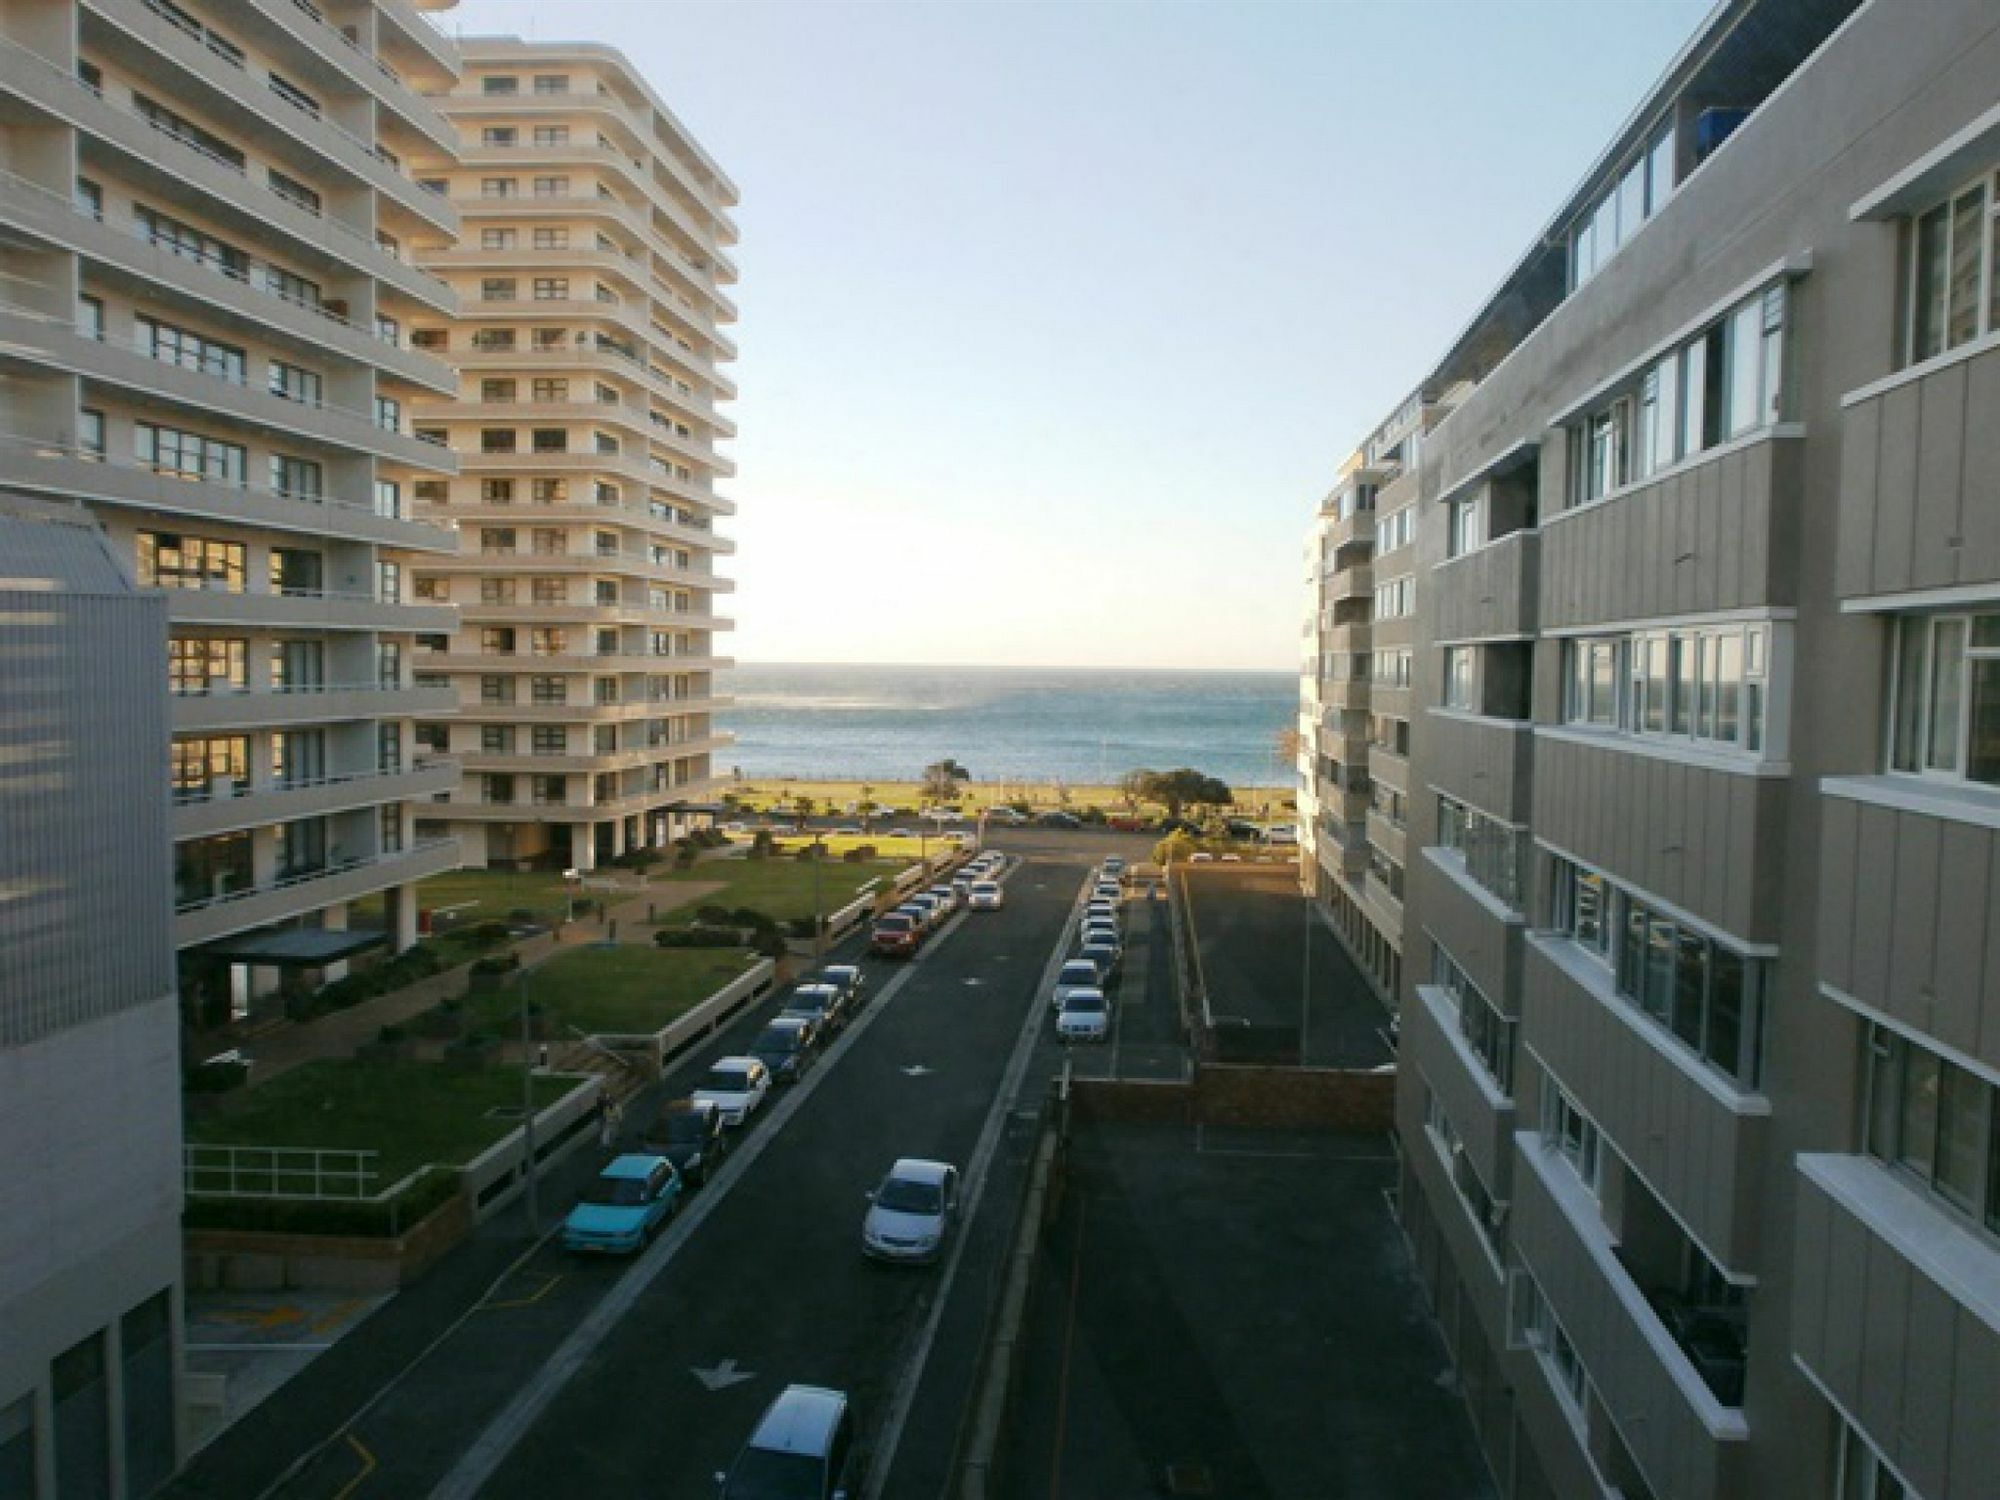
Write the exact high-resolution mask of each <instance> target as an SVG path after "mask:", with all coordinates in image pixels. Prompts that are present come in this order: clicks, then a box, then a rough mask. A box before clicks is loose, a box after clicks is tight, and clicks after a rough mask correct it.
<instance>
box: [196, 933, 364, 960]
mask: <svg viewBox="0 0 2000 1500" xmlns="http://www.w3.org/2000/svg"><path fill="white" fill-rule="evenodd" d="M388 941H389V934H388V933H386V932H379V931H374V930H372V929H369V928H365V927H357V928H353V929H351V930H341V929H338V928H332V927H267V928H265V929H264V930H263V931H262V932H239V933H237V934H235V935H234V936H233V937H226V938H218V939H216V940H215V941H214V942H212V943H206V944H203V945H202V946H201V947H199V948H193V949H190V950H189V954H190V956H191V957H195V958H212V959H215V960H216V961H218V962H220V963H229V964H268V965H270V966H272V967H273V968H280V969H318V968H324V967H325V966H326V965H327V964H334V963H339V962H340V961H341V960H342V959H344V958H352V957H354V955H355V954H357V953H366V952H367V951H368V950H369V949H370V948H379V947H381V946H382V945H383V944H384V943H386V942H388Z"/></svg>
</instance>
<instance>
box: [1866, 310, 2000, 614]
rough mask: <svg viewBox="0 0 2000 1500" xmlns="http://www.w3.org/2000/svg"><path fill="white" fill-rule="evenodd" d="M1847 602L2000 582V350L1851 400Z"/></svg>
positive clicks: (1953, 359) (1979, 352)
mask: <svg viewBox="0 0 2000 1500" xmlns="http://www.w3.org/2000/svg"><path fill="white" fill-rule="evenodd" d="M1841 406H1842V412H1841V430H1840V431H1841V435H1840V460H1841V463H1840V524H1839V526H1838V527H1837V528H1836V531H1835V534H1836V536H1837V537H1838V538H1839V543H1840V550H1839V556H1838V562H1837V564H1836V569H1837V570H1836V573H1835V579H1836V588H1837V590H1838V592H1839V593H1840V595H1841V597H1842V598H1844V599H1867V598H1869V597H1871V596H1879V595H1884V594H1900V593H1909V592H1913V591H1915V590H1919V589H1940V588H1954V587H1960V586H1964V585H1970V584H1979V583H1989V582H1992V581H1993V580H1995V579H2000V526H1995V525H1994V523H1993V496H1994V495H1995V494H1996V493H2000V454H1996V452H1995V449H1994V445H1993V443H1992V442H1991V441H1988V440H1986V436H1987V431H1988V430H1989V429H1990V424H1991V418H1992V413H1993V412H1995V411H2000V341H1996V340H1994V339H1991V338H1988V339H1984V340H1981V341H1980V342H1978V343H1974V344H1970V345H1968V346H1966V347H1965V348H1963V349H1960V350H1955V351H1953V352H1952V353H1950V354H1947V355H1944V356H1943V357H1941V358H1938V359H1933V360H1927V361H1925V362H1924V363H1923V364H1921V365H1917V366H1914V367H1912V368H1911V369H1908V370H1903V371H1901V372H1899V373H1897V374H1895V375H1892V376H1890V377H1889V378H1888V379H1886V380H1880V381H1877V382H1876V383H1875V384H1873V385H1871V386H1867V387H1864V388H1863V389H1861V390H1858V391H1855V392H1853V393H1851V394H1850V395H1848V396H1847V397H1846V398H1845V399H1843V400H1842V402H1841Z"/></svg>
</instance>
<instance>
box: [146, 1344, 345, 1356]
mask: <svg viewBox="0 0 2000 1500" xmlns="http://www.w3.org/2000/svg"><path fill="white" fill-rule="evenodd" d="M332 1347H333V1345H331V1344H252V1343H247V1342H246V1343H241V1344H182V1345H181V1348H183V1349H185V1350H186V1351H187V1352H188V1353H189V1354H318V1353H320V1352H322V1351H324V1350H327V1349H331V1348H332Z"/></svg>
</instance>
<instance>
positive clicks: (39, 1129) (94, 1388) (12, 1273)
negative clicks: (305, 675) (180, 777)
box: [0, 499, 181, 1500]
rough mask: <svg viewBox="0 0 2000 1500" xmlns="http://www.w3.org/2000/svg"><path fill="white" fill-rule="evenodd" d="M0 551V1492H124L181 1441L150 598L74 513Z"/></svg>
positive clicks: (172, 1039)
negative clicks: (0, 893) (1, 897)
mask: <svg viewBox="0 0 2000 1500" xmlns="http://www.w3.org/2000/svg"><path fill="white" fill-rule="evenodd" d="M0 560H4V566H0V661H4V662H5V664H6V666H5V670H4V671H0V828H4V829H5V830H6V836H5V837H4V838H0V890H5V891H6V892H7V899H6V900H5V901H4V902H0V1149H4V1151H5V1155H6V1161H7V1170H6V1171H5V1172H4V1173H0V1495H7V1496H18V1497H22V1500H37V1497H39V1500H54V1497H57V1496H72V1495H78V1496H81V1495H96V1496H109V1497H118V1500H122V1497H125V1496H138V1495H144V1494H146V1493H148V1492H149V1491H151V1490H152V1489H153V1488H154V1487H155V1486H156V1485H158V1484H159V1482H160V1481H161V1480H163V1479H165V1478H166V1476H167V1475H168V1474H170V1473H171V1472H172V1471H173V1468H174V1464H175V1459H176V1451H177V1434H176V1427H177V1422H176V1396H175V1392H176V1370H177V1369H178V1367H179V1363H180V1361H179V1359H178V1350H179V1347H180V1339H181V1334H180V1327H181V1306H180V1282H181V1237H180V1210H181V1195H180V1180H181V1179H180V1137H181V1111H180V1067H179V1050H180V1039H179V1032H178V1019H177V1014H176V1009H175V1003H174V952H173V941H172V933H171V923H172V920H173V917H172V912H173V903H172V899H171V896H170V894H169V893H170V891H171V881H172V870H171V864H170V860H169V855H168V835H167V828H168V822H169V818H170V808H169V805H168V790H167V718H168V711H167V684H166V682H165V681H164V680H163V679H162V677H161V675H160V671H159V666H158V663H159V661H160V659H161V658H162V657H163V656H164V655H165V653H166V639H167V628H168V625H167V603H166V600H165V599H164V598H162V597H161V596H160V595H158V594H148V593H142V592H141V591H139V590H138V589H136V588H134V587H133V585H132V582H131V579H130V576H129V574H128V573H127V571H126V566H127V565H126V563H125V561H124V560H123V559H121V558H118V557H116V556H114V555H113V553H112V550H111V546H110V544H109V543H108V542H107V541H106V539H105V537H104V535H103V533H102V531H101V530H99V528H97V527H96V526H94V525H92V524H91V523H90V522H89V521H88V519H87V518H83V517H81V516H80V515H79V513H78V512H77V511H76V510H75V508H74V507H70V506H66V505H65V506H56V505H41V504H38V503H36V502H21V501H17V500H11V499H0ZM107 937H112V938H115V939H116V940H115V941H106V938H107Z"/></svg>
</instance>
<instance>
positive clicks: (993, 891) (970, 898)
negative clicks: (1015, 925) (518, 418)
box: [965, 880, 1007, 911]
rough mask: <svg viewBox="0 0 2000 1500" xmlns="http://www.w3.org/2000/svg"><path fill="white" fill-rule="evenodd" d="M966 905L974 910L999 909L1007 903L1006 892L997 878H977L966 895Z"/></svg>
mask: <svg viewBox="0 0 2000 1500" xmlns="http://www.w3.org/2000/svg"><path fill="white" fill-rule="evenodd" d="M965 900H966V905H968V906H970V907H971V908H972V909H973V910H974V911H998V910H1000V908H1001V906H1002V905H1004V904H1005V903H1006V900H1007V896H1006V892H1005V891H1003V890H1002V889H1001V887H1000V882H999V881H997V880H975V881H973V882H972V887H971V890H970V891H969V892H968V894H967V895H966V898H965Z"/></svg>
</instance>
